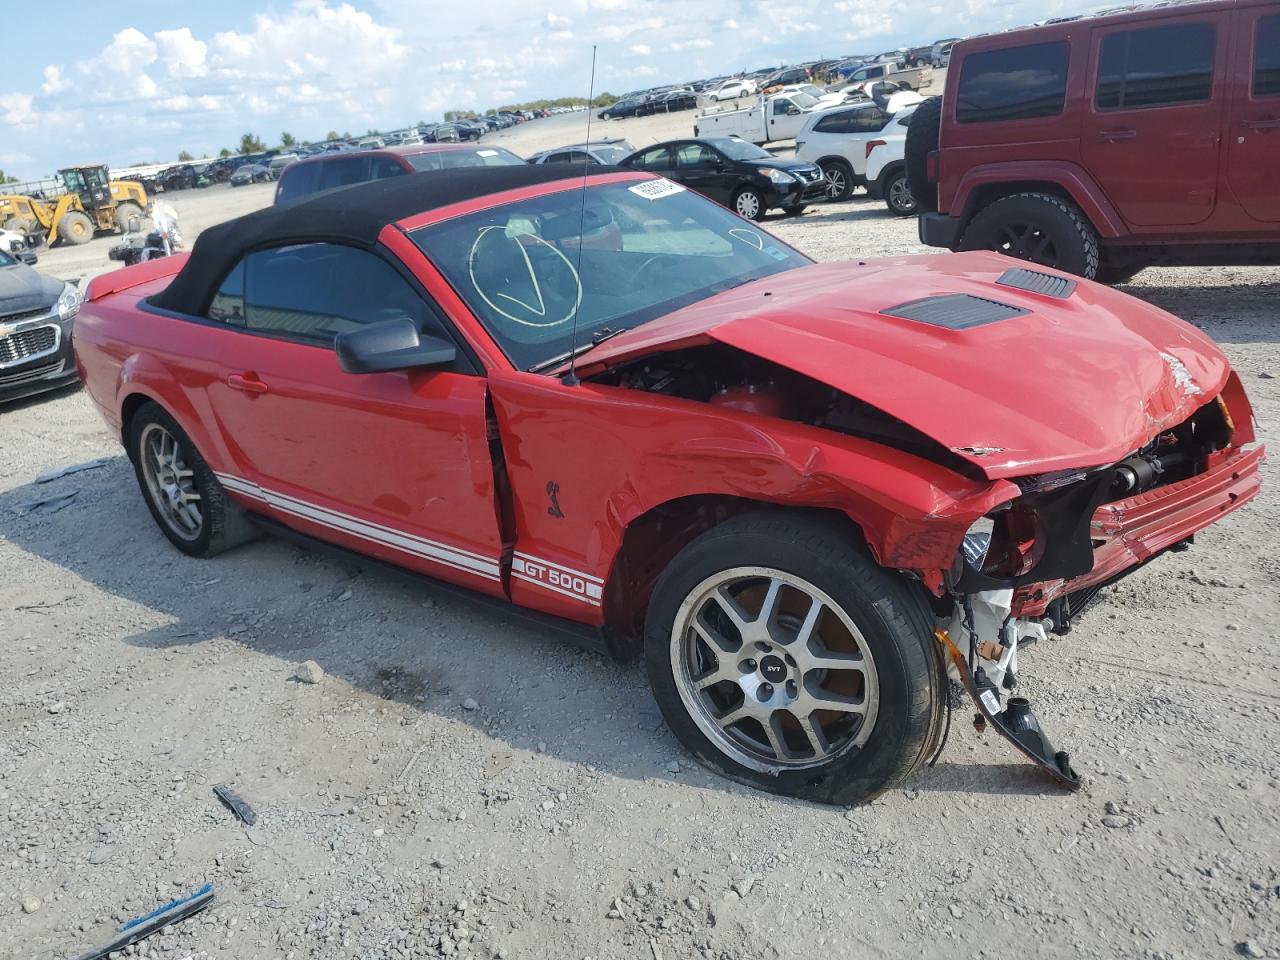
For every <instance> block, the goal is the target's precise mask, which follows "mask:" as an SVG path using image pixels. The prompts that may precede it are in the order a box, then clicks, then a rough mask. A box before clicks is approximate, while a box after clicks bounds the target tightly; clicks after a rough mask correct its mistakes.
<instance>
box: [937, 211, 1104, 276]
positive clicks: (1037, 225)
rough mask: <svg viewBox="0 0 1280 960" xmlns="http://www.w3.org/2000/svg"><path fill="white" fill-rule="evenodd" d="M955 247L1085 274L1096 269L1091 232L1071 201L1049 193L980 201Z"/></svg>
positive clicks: (1094, 240)
mask: <svg viewBox="0 0 1280 960" xmlns="http://www.w3.org/2000/svg"><path fill="white" fill-rule="evenodd" d="M959 249H961V250H995V251H997V252H999V253H1004V254H1006V255H1008V256H1011V257H1014V258H1016V259H1019V260H1029V261H1031V262H1032V263H1039V264H1041V265H1043V266H1046V267H1053V268H1055V269H1058V270H1065V271H1067V272H1068V273H1074V274H1076V275H1077V276H1080V277H1085V278H1087V279H1089V280H1092V279H1093V278H1094V277H1096V276H1097V274H1098V263H1099V254H1098V234H1097V232H1096V231H1095V230H1094V229H1093V226H1092V225H1091V224H1090V223H1089V221H1088V220H1086V219H1085V217H1084V214H1082V213H1081V212H1080V210H1079V209H1078V208H1077V207H1076V206H1075V205H1074V204H1073V203H1071V202H1070V201H1067V200H1063V199H1062V198H1061V197H1056V196H1054V195H1052V194H1049V193H1015V194H1013V195H1012V196H1009V197H1003V198H1002V199H1000V200H997V201H995V202H994V203H991V204H988V205H987V206H986V207H983V208H982V209H981V210H979V211H978V212H977V214H975V215H974V217H973V219H972V220H970V221H969V225H968V226H967V227H966V228H965V231H964V233H963V235H962V236H961V237H960V244H959Z"/></svg>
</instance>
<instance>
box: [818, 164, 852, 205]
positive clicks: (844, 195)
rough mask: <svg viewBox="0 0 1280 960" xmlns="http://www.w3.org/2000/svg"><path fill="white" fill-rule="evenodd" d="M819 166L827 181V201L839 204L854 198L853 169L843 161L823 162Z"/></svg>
mask: <svg viewBox="0 0 1280 960" xmlns="http://www.w3.org/2000/svg"><path fill="white" fill-rule="evenodd" d="M818 166H819V167H820V168H821V169H822V175H823V176H824V177H825V178H826V180H827V200H828V201H829V202H831V203H839V202H840V201H842V200H848V199H849V198H850V197H851V196H853V167H851V166H849V164H847V163H845V161H843V160H823V161H822V162H821V163H820V164H818Z"/></svg>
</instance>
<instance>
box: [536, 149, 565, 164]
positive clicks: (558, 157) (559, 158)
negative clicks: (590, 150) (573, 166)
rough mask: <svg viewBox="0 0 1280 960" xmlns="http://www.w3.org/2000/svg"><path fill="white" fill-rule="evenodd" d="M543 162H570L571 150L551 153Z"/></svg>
mask: <svg viewBox="0 0 1280 960" xmlns="http://www.w3.org/2000/svg"><path fill="white" fill-rule="evenodd" d="M542 162H543V163H568V162H569V152H568V151H567V150H561V151H560V152H559V153H553V154H551V156H549V157H547V159H545V160H543V161H542Z"/></svg>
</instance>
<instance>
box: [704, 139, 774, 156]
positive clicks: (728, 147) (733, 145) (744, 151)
mask: <svg viewBox="0 0 1280 960" xmlns="http://www.w3.org/2000/svg"><path fill="white" fill-rule="evenodd" d="M716 149H717V150H719V151H720V152H721V153H723V154H724V155H725V156H726V157H728V158H729V159H730V160H772V159H774V156H773V154H772V153H770V152H769V151H768V150H764V149H761V148H760V147H757V146H756V145H755V144H754V143H747V141H745V140H717V141H716Z"/></svg>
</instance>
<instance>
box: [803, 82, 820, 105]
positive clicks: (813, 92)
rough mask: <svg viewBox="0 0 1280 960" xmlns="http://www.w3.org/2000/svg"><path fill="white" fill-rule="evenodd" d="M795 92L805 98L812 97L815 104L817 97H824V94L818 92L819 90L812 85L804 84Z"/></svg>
mask: <svg viewBox="0 0 1280 960" xmlns="http://www.w3.org/2000/svg"><path fill="white" fill-rule="evenodd" d="M796 92H797V93H802V94H804V95H805V96H806V97H813V99H814V101H815V102H816V101H817V99H818V98H819V97H821V96H823V95H824V93H825V91H823V90H819V89H818V88H817V87H815V86H814V85H813V84H812V83H806V84H805V85H804V86H803V87H801V88H800V89H799V90H798V91H796Z"/></svg>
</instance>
